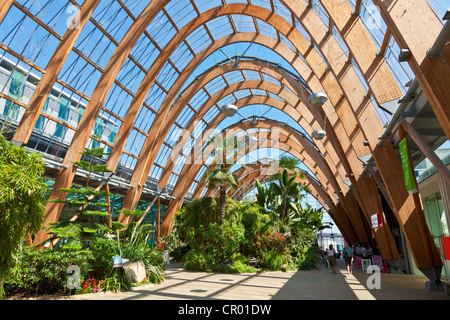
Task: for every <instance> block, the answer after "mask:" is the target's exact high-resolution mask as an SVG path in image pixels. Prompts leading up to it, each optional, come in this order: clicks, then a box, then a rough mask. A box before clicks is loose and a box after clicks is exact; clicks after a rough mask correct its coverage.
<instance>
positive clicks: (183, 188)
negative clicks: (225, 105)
mask: <svg viewBox="0 0 450 320" xmlns="http://www.w3.org/2000/svg"><path fill="white" fill-rule="evenodd" d="M256 127H258V128H266V129H272V128H277V129H279V130H280V132H282V133H284V134H287V135H290V137H291V139H294V141H296V143H297V144H299V145H302V147H303V148H304V149H306V152H307V153H310V155H311V157H313V159H314V161H316V162H317V163H318V164H319V167H321V169H322V171H323V172H324V174H325V175H326V176H327V178H328V179H330V180H331V181H333V178H334V176H333V174H332V172H331V170H330V169H329V166H328V164H327V163H326V162H325V161H324V159H323V158H322V156H321V155H320V154H319V153H318V152H317V150H316V149H314V148H313V146H312V145H311V144H310V142H308V141H306V139H304V138H303V137H302V136H301V135H299V134H298V133H297V132H295V130H292V129H291V128H289V127H287V126H283V127H280V126H279V123H277V122H275V121H271V120H262V121H260V122H259V123H258V124H257V126H256ZM235 128H236V129H239V130H245V129H249V128H252V127H251V125H250V123H249V122H241V123H237V124H236V125H235ZM199 145H203V143H199ZM190 163H194V164H193V165H189V166H188V165H184V167H183V169H182V171H181V173H180V176H179V183H177V185H176V186H175V189H174V191H173V193H172V196H173V197H174V198H175V200H172V201H171V203H170V204H169V206H168V208H167V211H166V218H165V220H164V222H163V225H162V229H161V232H162V234H165V233H167V232H169V231H170V230H171V227H172V226H171V219H172V216H173V214H174V213H175V212H176V210H178V208H179V207H180V206H181V205H182V204H183V201H184V198H185V197H186V195H187V193H188V190H189V188H190V186H191V184H192V182H193V180H194V178H195V177H196V175H197V173H198V171H199V169H200V167H201V166H202V164H201V163H200V164H199V163H196V161H195V159H194V150H192V152H191V162H190ZM334 183H335V184H336V182H334ZM337 195H338V197H339V198H340V199H341V200H342V203H343V205H344V208H345V211H346V212H347V214H348V215H349V217H351V219H353V225H354V227H355V228H356V229H357V230H358V231H357V233H358V236H359V237H360V239H366V238H368V236H367V231H368V230H366V229H365V223H364V218H363V217H362V216H361V213H360V212H359V209H358V204H357V203H356V201H355V200H354V199H349V198H350V197H351V194H349V195H347V196H348V197H344V196H343V194H341V193H339V192H337ZM369 234H370V233H369Z"/></svg>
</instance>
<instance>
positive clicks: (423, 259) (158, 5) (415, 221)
mask: <svg viewBox="0 0 450 320" xmlns="http://www.w3.org/2000/svg"><path fill="white" fill-rule="evenodd" d="M167 2H168V1H152V2H151V3H150V4H149V5H148V6H147V7H146V8H145V9H144V10H143V12H142V13H141V15H140V16H139V17H138V19H137V20H136V22H135V23H134V24H133V25H132V27H131V28H130V30H129V32H127V34H126V36H125V37H124V39H123V40H122V42H121V44H120V45H119V47H118V48H117V49H116V52H115V53H114V54H113V59H111V60H110V62H109V63H108V65H107V68H106V69H105V72H104V73H103V74H102V77H101V79H100V81H99V83H98V85H97V88H96V90H95V91H94V95H93V97H94V99H91V101H90V102H89V104H88V108H87V109H86V112H85V113H84V115H83V117H82V120H81V122H80V125H79V128H78V130H77V131H76V133H75V136H74V138H73V140H72V143H71V146H70V147H69V150H68V152H67V154H66V157H65V159H64V164H66V165H68V167H69V168H68V169H64V168H63V169H61V171H60V173H59V174H58V178H57V181H56V183H55V186H54V188H53V191H52V195H51V198H55V197H58V196H61V198H64V197H65V194H58V188H60V187H64V186H70V184H71V182H72V180H73V175H74V168H73V166H72V164H71V162H73V161H76V160H78V159H79V151H82V149H83V148H84V147H85V145H86V142H87V140H88V138H89V135H90V133H91V132H92V128H93V126H94V124H95V120H96V118H97V116H98V114H99V111H100V108H101V105H102V104H103V102H104V99H105V98H106V96H107V94H108V92H109V90H110V88H111V86H112V83H113V81H114V79H115V76H114V74H115V75H117V73H118V70H120V68H121V66H122V65H123V62H124V61H125V59H126V57H127V56H128V54H129V52H130V51H131V49H132V47H133V45H134V43H136V41H137V39H138V38H139V37H140V35H141V34H142V32H143V30H144V29H145V27H146V26H147V25H148V24H149V22H150V21H151V20H152V19H153V17H154V16H155V15H156V14H157V13H158V12H159V11H160V10H161V9H162V8H163V6H164V5H165V4H166V3H167ZM284 3H285V4H286V7H288V8H289V9H291V11H292V12H293V13H294V15H295V17H296V18H297V19H298V20H299V21H301V22H303V23H304V25H305V28H306V29H307V30H314V32H310V35H311V37H312V38H313V39H314V42H315V43H316V44H318V47H319V48H320V49H321V52H322V54H323V56H324V57H325V59H326V61H327V63H328V66H329V67H330V71H332V72H333V73H334V75H335V77H336V78H337V79H338V81H339V83H336V85H338V86H340V87H341V89H342V91H343V93H345V95H346V98H347V99H348V100H349V105H350V107H351V110H350V111H352V113H353V114H354V116H355V119H357V123H358V127H360V128H361V130H362V132H363V133H364V135H365V137H366V139H367V141H368V142H369V146H370V149H371V151H372V155H373V157H374V160H375V163H376V164H377V166H378V168H379V172H380V175H381V177H382V179H383V181H384V183H385V185H386V189H387V191H388V193H389V196H390V198H391V201H392V205H393V206H394V212H395V214H396V217H397V219H398V220H399V222H400V224H401V226H402V228H403V229H404V231H405V235H406V239H407V241H408V243H409V245H410V247H411V248H412V252H413V256H414V259H415V261H416V264H417V266H418V267H419V268H421V269H427V268H433V267H439V266H441V265H442V263H441V261H440V258H439V254H438V252H437V249H436V247H435V245H434V243H433V240H432V238H431V235H430V234H429V231H428V229H426V227H425V228H424V227H423V226H424V225H425V224H424V218H423V214H422V212H421V207H420V204H419V205H416V204H415V203H414V199H413V197H412V196H410V195H408V194H407V192H406V189H404V188H400V189H399V188H398V185H399V182H400V181H401V179H402V177H401V175H400V174H399V173H400V170H398V169H400V168H401V167H400V165H399V161H398V159H397V158H396V156H395V153H394V152H393V149H392V146H390V145H389V144H387V145H386V146H384V147H377V146H376V144H377V142H378V137H379V133H380V131H381V130H382V129H381V127H380V126H379V125H378V123H374V122H376V120H375V119H377V118H376V114H375V113H374V110H370V109H371V108H370V105H369V99H368V98H367V97H366V94H367V92H365V90H363V88H362V87H361V86H357V87H358V88H355V87H353V85H354V84H355V83H357V82H358V79H357V77H355V74H354V72H351V71H349V69H348V66H347V67H342V66H340V65H339V63H336V61H334V60H333V59H334V58H335V57H336V56H338V55H335V53H338V54H339V53H340V52H342V50H341V49H340V48H338V46H336V45H337V42H336V41H335V40H334V39H332V37H329V35H323V34H322V30H321V31H317V30H319V29H317V30H315V29H313V28H314V27H316V28H317V26H318V25H320V24H321V21H320V20H317V19H318V16H317V14H315V13H313V10H311V9H310V8H309V9H308V8H307V7H306V4H304V3H301V2H296V1H285V2H284ZM377 3H380V5H381V6H382V9H383V10H382V12H383V14H384V16H385V19H386V20H387V22H388V23H389V26H390V27H391V28H392V29H393V32H394V33H395V34H396V37H397V39H400V40H402V42H401V43H402V45H408V46H410V47H411V48H412V49H413V50H414V61H413V62H411V63H412V64H413V66H414V67H415V72H416V73H417V74H418V76H419V77H420V80H421V81H422V82H423V83H424V86H425V89H424V90H426V92H427V95H428V96H430V97H431V98H430V100H431V101H432V104H433V107H434V108H435V109H436V110H437V114H439V117H440V119H444V120H445V118H446V119H447V120H448V111H445V110H446V109H445V106H446V104H445V103H446V98H447V97H448V95H447V94H446V93H445V90H440V89H441V88H445V86H444V87H443V86H442V83H444V84H448V81H449V80H448V79H444V80H443V81H441V82H440V81H439V80H440V79H439V78H436V76H435V75H434V74H433V70H434V69H437V67H436V64H433V63H431V62H429V61H428V60H427V59H426V58H425V59H424V58H423V56H424V53H420V51H419V49H423V48H424V45H423V44H422V43H419V42H420V41H417V40H416V38H415V33H414V32H411V31H410V30H409V29H408V30H406V31H404V27H402V26H401V22H402V21H405V20H403V19H410V18H411V15H410V14H409V13H408V15H406V18H404V17H403V16H404V15H403V14H400V11H403V10H404V8H405V7H406V10H405V11H404V12H407V11H408V8H409V9H412V10H410V11H414V10H413V8H410V7H409V6H406V5H405V4H404V3H403V2H402V3H400V4H398V3H396V4H394V5H392V8H389V7H387V5H386V4H385V3H382V2H381V1H378V2H377ZM8 4H9V5H10V4H11V2H9V1H8V3H7V5H8ZM322 4H323V5H324V7H325V8H326V10H327V11H328V12H329V14H330V17H331V18H332V19H333V20H335V21H336V24H337V25H338V29H339V31H340V33H341V35H342V36H343V38H344V40H345V41H346V42H347V45H348V47H349V48H350V51H351V53H352V56H354V57H355V60H356V62H357V63H358V65H359V68H360V69H361V70H362V71H363V76H364V77H365V78H366V81H367V82H368V84H369V87H370V89H371V91H372V93H373V95H374V97H375V99H376V100H377V101H378V102H381V101H383V97H384V96H388V98H387V99H389V96H391V97H396V94H397V93H398V90H396V88H395V86H389V85H390V84H392V83H390V80H392V74H391V73H390V72H387V71H388V68H387V67H386V64H385V63H383V61H375V58H374V56H373V55H372V54H371V53H373V52H372V51H373V41H370V40H371V39H370V37H368V33H367V30H365V29H364V27H363V25H362V22H361V21H360V20H357V19H356V18H355V19H354V20H351V21H350V18H348V19H347V20H345V19H344V18H343V17H350V15H349V13H351V11H353V9H352V8H351V7H350V5H349V4H348V3H344V5H342V6H339V4H338V3H337V2H336V1H335V0H322ZM419 5H420V6H421V8H425V6H426V3H425V1H422V0H421V1H420V2H419ZM231 6H232V5H230V6H224V7H227V8H228V7H231ZM252 9H255V8H254V7H253V6H252V5H247V6H245V7H241V12H239V13H243V14H246V13H248V12H249V11H248V10H250V11H251V10H252ZM349 9H350V11H349ZM391 9H392V11H391ZM242 10H244V11H242ZM345 10H347V11H345ZM266 11H268V10H266ZM391 12H392V15H391ZM423 12H426V13H430V9H429V8H428V9H424V11H423ZM2 14H4V13H3V11H2ZM255 15H256V12H255ZM262 15H263V14H262ZM299 15H300V16H299ZM415 17H416V18H418V16H417V13H416V16H415ZM270 18H271V19H272V20H276V15H275V14H273V13H272V12H271V16H270ZM314 19H316V20H314ZM435 20H436V19H434V20H432V22H431V23H430V25H431V26H432V28H430V29H432V30H433V32H435V30H437V27H436V23H435V22H436V21H435ZM337 21H338V22H339V24H338V23H337ZM418 21H422V20H421V19H418ZM349 22H350V23H349ZM344 23H345V24H344ZM349 25H351V26H352V27H351V28H349ZM280 27H282V25H280ZM411 29H413V30H415V31H418V34H424V32H425V31H424V30H420V27H418V26H416V27H411ZM289 31H292V30H289ZM400 31H404V32H400ZM280 32H281V31H280ZM282 33H283V32H282ZM292 33H295V32H292ZM292 33H291V34H292ZM283 34H284V33H283ZM412 34H414V36H412ZM321 36H322V38H320V37H321ZM288 38H289V37H288ZM330 38H331V40H330ZM317 39H319V40H322V41H317ZM357 40H359V41H361V40H363V41H365V40H368V42H367V43H366V44H367V47H365V46H360V48H358V41H357ZM333 41H334V42H333ZM399 42H400V41H399ZM365 48H368V49H367V50H365ZM424 51H425V50H424ZM301 53H303V52H301ZM446 54H448V50H447V51H446ZM421 57H422V59H421ZM445 71H447V70H445ZM439 74H441V75H442V71H441V72H440V73H439ZM351 80H356V81H351ZM432 80H437V81H436V82H435V84H436V87H437V88H438V90H436V89H435V88H433V86H432ZM397 87H398V86H397ZM439 90H440V91H439ZM392 92H394V94H393V93H392ZM365 97H366V98H365ZM387 101H388V100H387ZM447 103H448V102H447ZM447 109H448V108H447ZM438 111H440V112H438ZM349 114H350V113H349ZM373 116H374V117H373ZM36 118H37V117H36ZM448 123H449V122H448V121H445V123H444V124H443V126H444V125H445V126H446V127H445V129H446V132H447V134H448V132H449V130H448ZM32 127H33V126H32ZM354 129H355V130H353V131H355V132H357V133H359V131H360V130H359V129H356V127H355V128H354ZM400 185H401V184H400ZM54 206H55V207H51V208H48V209H50V210H49V211H48V212H49V214H48V215H47V217H46V219H45V221H46V222H48V221H49V220H50V221H55V220H56V219H57V216H58V215H59V212H60V208H58V207H57V205H54ZM417 235H419V236H417Z"/></svg>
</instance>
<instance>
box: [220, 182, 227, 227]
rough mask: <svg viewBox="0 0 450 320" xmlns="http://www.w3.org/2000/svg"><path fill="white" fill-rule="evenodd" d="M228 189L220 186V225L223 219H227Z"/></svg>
mask: <svg viewBox="0 0 450 320" xmlns="http://www.w3.org/2000/svg"><path fill="white" fill-rule="evenodd" d="M226 191H227V189H226V187H225V186H220V187H219V194H220V199H219V210H220V211H219V214H220V217H219V224H222V221H223V219H225V205H226Z"/></svg>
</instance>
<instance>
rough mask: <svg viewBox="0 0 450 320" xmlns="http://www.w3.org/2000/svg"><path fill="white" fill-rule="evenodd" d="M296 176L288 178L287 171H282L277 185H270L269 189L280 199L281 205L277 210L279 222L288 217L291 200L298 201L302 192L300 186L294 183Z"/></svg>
mask: <svg viewBox="0 0 450 320" xmlns="http://www.w3.org/2000/svg"><path fill="white" fill-rule="evenodd" d="M296 177H297V176H296V175H294V176H292V177H289V174H288V171H287V170H286V169H284V170H283V173H282V174H281V177H279V178H278V183H272V184H271V185H270V188H271V189H272V190H273V192H274V194H275V195H276V196H278V197H280V198H281V205H280V206H279V208H278V211H279V213H280V218H281V220H282V221H283V220H285V219H286V218H288V217H289V211H290V207H291V206H292V204H291V199H298V198H299V197H300V192H301V190H302V188H301V185H300V184H299V183H298V182H296V181H295V179H296Z"/></svg>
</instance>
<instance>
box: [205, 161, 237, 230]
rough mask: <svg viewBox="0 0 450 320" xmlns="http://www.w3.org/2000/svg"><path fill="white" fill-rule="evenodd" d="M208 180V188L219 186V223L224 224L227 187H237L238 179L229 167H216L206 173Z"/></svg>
mask: <svg viewBox="0 0 450 320" xmlns="http://www.w3.org/2000/svg"><path fill="white" fill-rule="evenodd" d="M206 181H208V188H211V189H215V188H219V224H222V221H223V219H224V218H225V206H226V194H227V189H228V188H230V187H231V188H232V189H236V188H237V186H238V185H237V181H236V178H235V177H234V175H233V174H232V173H231V172H230V171H229V168H226V167H224V168H221V167H220V166H219V167H216V168H215V169H214V170H212V171H210V172H208V173H207V175H206Z"/></svg>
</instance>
